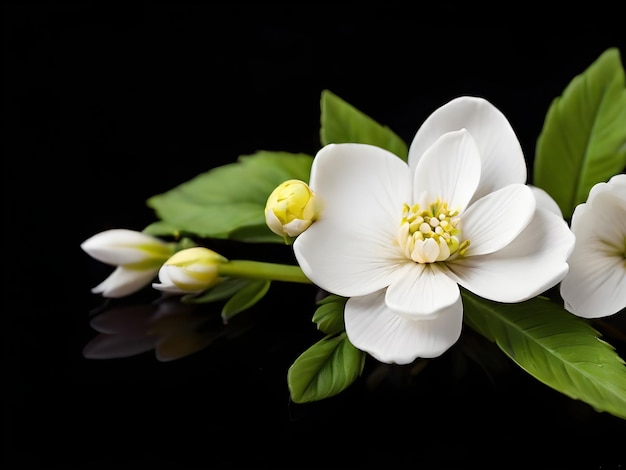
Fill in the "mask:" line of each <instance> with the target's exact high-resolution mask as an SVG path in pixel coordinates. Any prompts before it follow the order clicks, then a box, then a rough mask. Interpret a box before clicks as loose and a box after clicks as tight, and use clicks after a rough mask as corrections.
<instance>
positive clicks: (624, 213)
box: [560, 183, 626, 318]
mask: <svg viewBox="0 0 626 470" xmlns="http://www.w3.org/2000/svg"><path fill="white" fill-rule="evenodd" d="M594 188H596V186H594ZM609 188H611V187H610V186H609V185H608V184H605V183H601V186H599V187H597V188H596V190H595V191H594V190H593V189H592V192H591V193H590V197H589V198H588V199H589V200H590V201H592V202H591V203H586V204H580V205H578V206H577V207H576V209H575V210H574V213H573V215H572V228H573V230H574V233H575V235H576V245H575V247H574V251H573V252H572V255H571V256H570V258H569V260H568V262H569V265H570V269H569V272H568V273H567V275H566V276H565V278H564V279H563V281H561V287H560V289H561V296H562V297H563V300H564V301H565V308H566V309H567V310H568V311H570V312H572V313H573V314H575V315H577V316H580V317H584V318H601V317H605V316H608V315H612V314H614V313H617V312H619V311H620V310H621V309H623V308H624V307H626V261H625V260H624V249H626V247H625V246H624V244H625V243H626V191H624V194H621V197H620V195H619V194H618V192H608V191H607V190H608V189H609ZM611 189H613V191H615V188H611ZM625 189H626V186H625Z"/></svg>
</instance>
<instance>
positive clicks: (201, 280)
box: [152, 246, 228, 294]
mask: <svg viewBox="0 0 626 470" xmlns="http://www.w3.org/2000/svg"><path fill="white" fill-rule="evenodd" d="M226 262H228V260H227V259H226V258H224V257H223V256H222V255H220V254H218V253H216V252H215V251H213V250H210V249H208V248H204V247H201V246H196V247H193V248H187V249H185V250H181V251H179V252H177V253H175V254H174V255H172V256H171V257H170V258H169V259H168V260H167V261H166V262H165V264H164V265H163V266H162V267H161V269H160V270H159V280H160V281H161V283H155V284H153V285H152V287H154V288H155V289H158V290H161V291H164V292H168V293H171V294H196V293H199V292H202V291H204V290H206V289H208V288H209V287H212V286H213V285H214V284H215V283H216V282H218V274H219V265H220V264H222V263H226Z"/></svg>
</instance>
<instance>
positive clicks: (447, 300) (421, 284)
mask: <svg viewBox="0 0 626 470" xmlns="http://www.w3.org/2000/svg"><path fill="white" fill-rule="evenodd" d="M460 295H461V293H460V290H459V286H458V284H457V282H456V280H454V279H451V278H450V277H449V276H448V275H447V271H444V270H442V269H441V267H439V263H431V264H418V263H415V269H413V270H411V271H410V272H409V273H407V274H405V275H404V276H401V277H398V278H397V279H396V280H395V281H394V282H393V283H392V284H391V285H390V286H389V287H388V289H387V293H386V295H385V303H386V304H387V307H389V309H390V310H391V311H392V312H394V313H396V314H398V315H400V316H403V317H406V318H408V319H410V320H420V319H421V320H426V319H432V318H435V317H437V316H438V315H439V314H440V313H441V312H444V311H446V310H447V309H448V308H450V307H451V306H452V305H454V304H455V303H456V302H457V301H458V299H459V296H460Z"/></svg>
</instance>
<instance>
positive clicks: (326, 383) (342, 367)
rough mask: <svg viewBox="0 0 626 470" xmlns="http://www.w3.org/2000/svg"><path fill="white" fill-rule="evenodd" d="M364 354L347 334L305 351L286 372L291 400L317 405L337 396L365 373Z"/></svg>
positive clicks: (324, 340)
mask: <svg viewBox="0 0 626 470" xmlns="http://www.w3.org/2000/svg"><path fill="white" fill-rule="evenodd" d="M364 365H365V353H364V352H362V351H360V350H358V349H356V348H355V347H354V346H353V345H352V343H350V341H348V337H347V336H346V334H345V333H341V334H340V335H338V336H334V337H328V336H327V337H325V338H324V339H322V340H320V341H318V342H317V343H316V344H314V345H313V346H311V347H310V348H309V349H307V350H306V351H304V352H303V353H302V354H301V355H300V356H299V357H298V358H297V359H296V360H295V361H294V363H293V364H292V365H291V367H290V368H289V371H288V372H287V384H288V386H289V393H290V395H291V400H292V401H294V402H295V403H306V402H311V401H318V400H322V399H324V398H328V397H331V396H333V395H337V394H338V393H340V392H342V391H343V390H345V389H346V388H347V387H348V386H350V385H351V384H352V383H353V382H354V381H355V380H356V379H357V377H359V375H361V372H363V366H364Z"/></svg>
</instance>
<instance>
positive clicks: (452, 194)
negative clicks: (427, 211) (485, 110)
mask: <svg viewBox="0 0 626 470" xmlns="http://www.w3.org/2000/svg"><path fill="white" fill-rule="evenodd" d="M480 166H481V162H480V155H479V154H478V147H477V146H476V143H475V142H474V139H472V136H471V135H470V133H469V132H467V131H466V130H465V129H462V130H460V131H455V132H448V133H446V134H443V135H442V136H441V137H439V139H437V140H436V141H435V142H434V143H433V144H432V145H431V146H430V147H429V148H428V149H426V151H425V152H424V155H423V156H422V158H421V159H420V160H419V162H418V164H417V167H416V169H415V177H414V183H413V198H414V202H419V203H420V204H421V206H422V207H424V208H425V207H426V206H427V204H430V203H432V202H435V201H436V200H437V199H440V200H442V201H444V202H447V203H448V207H449V208H450V209H458V210H459V211H463V210H464V209H465V208H466V207H467V205H468V204H469V202H470V200H471V199H472V196H473V195H474V192H475V191H476V188H477V187H478V182H479V181H480ZM424 197H425V199H424Z"/></svg>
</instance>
